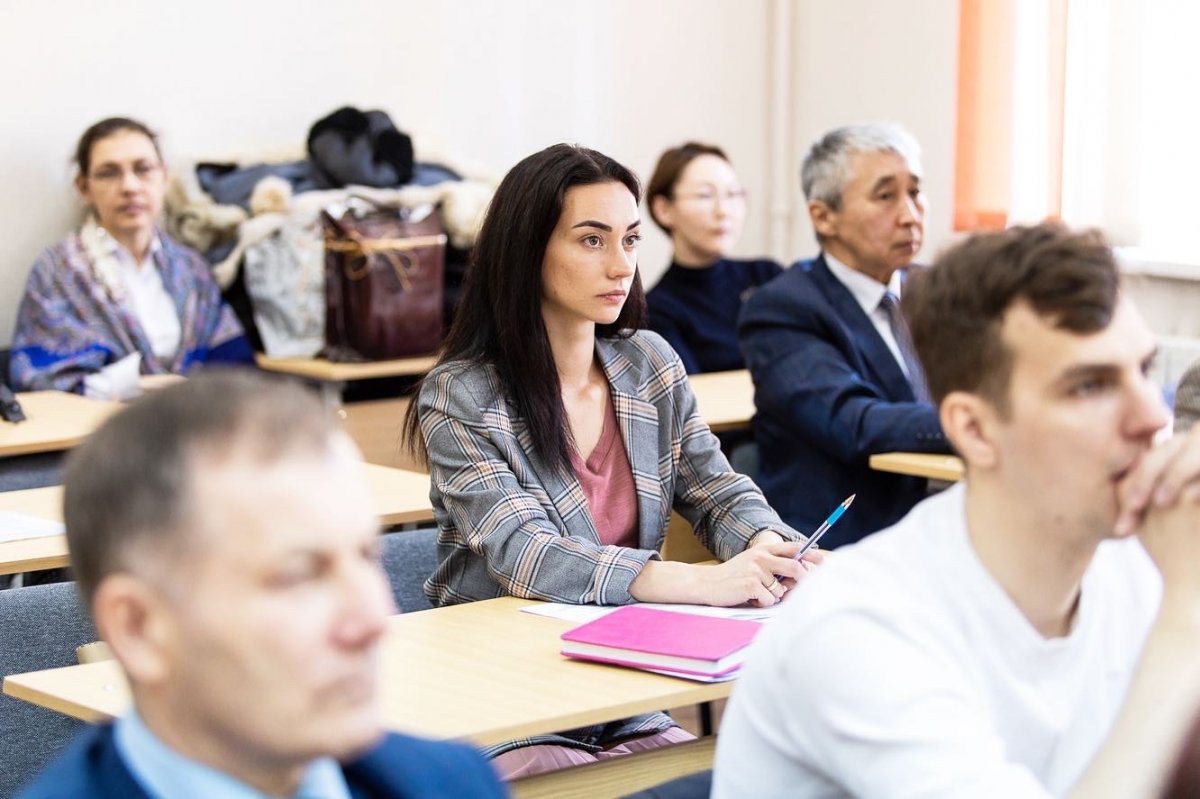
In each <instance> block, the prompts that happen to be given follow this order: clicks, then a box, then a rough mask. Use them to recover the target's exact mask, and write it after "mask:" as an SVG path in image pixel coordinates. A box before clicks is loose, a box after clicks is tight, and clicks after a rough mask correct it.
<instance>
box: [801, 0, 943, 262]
mask: <svg viewBox="0 0 1200 799" xmlns="http://www.w3.org/2000/svg"><path fill="white" fill-rule="evenodd" d="M793 32H794V41H795V49H794V54H793V71H794V77H793V81H794V92H793V94H794V96H795V106H794V108H793V114H794V116H793V122H792V125H793V131H794V142H795V147H794V149H793V152H794V156H793V157H794V158H795V160H794V161H793V162H792V163H791V164H789V165H788V169H789V171H790V172H791V174H792V175H794V176H795V180H793V181H792V184H791V185H792V186H793V189H794V194H793V198H792V203H793V205H794V207H795V208H796V213H795V215H794V224H793V226H792V230H793V237H792V240H791V242H790V246H791V249H792V251H793V252H795V253H796V254H797V255H801V254H807V255H812V254H815V253H816V242H815V240H814V238H813V233H812V225H811V224H809V221H808V216H807V213H805V212H804V197H803V194H802V193H801V191H800V179H799V172H800V159H801V156H802V155H803V153H804V151H805V150H806V149H807V148H808V147H809V146H810V145H811V144H812V142H813V141H814V140H815V139H817V137H819V136H820V135H821V134H822V133H823V132H824V131H826V130H828V129H830V128H833V127H836V126H838V125H846V124H850V123H853V122H868V121H891V122H898V123H900V124H901V125H903V126H904V127H906V128H907V129H908V130H909V131H910V132H911V133H912V134H913V135H914V136H916V138H917V141H919V142H920V144H921V148H922V152H923V160H924V168H925V175H924V179H923V185H924V188H925V195H926V199H927V201H928V205H929V213H928V216H927V218H926V222H925V236H926V244H925V247H924V249H923V251H922V254H921V260H923V261H926V262H928V261H931V260H932V259H933V256H934V255H935V254H936V253H937V251H938V249H939V248H941V247H943V246H944V245H945V244H947V243H949V240H950V238H951V230H952V222H953V208H952V203H953V198H954V136H955V96H956V93H957V70H958V0H906V1H905V2H899V3H897V2H886V0H882V1H881V0H837V1H836V2H826V0H800V2H798V3H796V11H795V17H794V19H793Z"/></svg>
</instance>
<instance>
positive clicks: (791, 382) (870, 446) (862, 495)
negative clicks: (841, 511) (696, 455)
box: [738, 257, 950, 548]
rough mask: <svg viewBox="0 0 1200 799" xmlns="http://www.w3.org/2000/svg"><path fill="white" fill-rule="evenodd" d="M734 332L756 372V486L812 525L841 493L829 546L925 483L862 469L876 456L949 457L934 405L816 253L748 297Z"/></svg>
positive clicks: (891, 517)
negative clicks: (845, 503) (920, 396)
mask: <svg viewBox="0 0 1200 799" xmlns="http://www.w3.org/2000/svg"><path fill="white" fill-rule="evenodd" d="M738 336H739V338H740V341H741V345H742V351H743V353H744V354H745V356H746V367H747V368H748V369H749V370H750V373H751V375H752V376H753V378H754V403H755V406H756V408H757V413H756V415H755V417H754V436H755V439H756V440H757V441H758V448H759V472H758V483H759V485H760V487H761V488H762V490H763V493H764V494H766V497H767V501H768V502H770V503H771V506H772V507H773V508H774V509H775V510H776V511H777V512H778V513H779V515H780V516H782V517H783V520H784V521H786V522H787V523H788V524H790V525H791V526H793V527H795V528H796V529H798V530H800V531H802V532H812V531H813V529H815V528H816V527H817V526H818V525H819V524H820V523H821V522H822V521H823V520H824V519H825V517H826V516H828V515H829V513H830V512H831V511H832V510H833V509H834V508H836V507H837V506H838V504H840V503H841V501H842V500H843V499H845V498H846V497H848V496H849V495H850V494H858V498H857V499H856V500H855V501H854V505H853V506H851V508H850V510H848V511H847V512H846V514H845V515H844V516H843V517H842V519H841V521H839V522H838V523H837V525H836V526H834V528H833V529H831V530H830V531H829V532H828V533H827V534H826V536H825V537H824V538H822V539H821V544H822V546H827V547H828V548H833V547H835V546H839V545H841V544H847V543H851V542H853V541H857V540H858V539H860V538H862V537H863V536H864V535H866V534H868V533H873V532H875V531H876V530H881V529H883V528H884V527H887V526H888V525H890V524H893V523H894V522H896V521H897V520H899V519H900V517H901V516H903V515H904V514H905V513H907V512H908V510H909V509H910V508H911V507H912V506H913V505H915V504H916V503H917V502H918V501H919V500H920V499H921V498H922V497H923V496H924V495H925V491H926V488H927V481H926V480H924V479H921V478H917V477H906V476H902V475H895V474H887V473H885V472H877V471H875V470H873V469H871V468H870V467H869V466H868V464H867V460H868V458H869V457H870V456H871V455H873V454H876V453H880V452H890V451H894V450H902V451H908V452H949V451H950V445H949V443H948V442H947V440H946V437H945V436H944V435H943V433H942V429H941V424H940V423H939V422H938V415H937V409H936V408H935V407H934V406H933V405H931V404H930V403H927V402H916V401H915V400H914V397H913V392H912V386H910V385H909V383H908V379H907V378H906V377H905V376H904V372H903V371H902V370H901V368H900V365H899V364H898V363H897V362H896V358H895V357H894V356H893V355H892V352H891V350H889V349H888V347H887V344H885V343H884V341H883V338H882V337H881V336H880V335H879V331H877V330H876V329H875V326H874V325H873V324H872V323H871V320H870V318H869V317H868V316H867V314H866V313H865V312H864V311H863V309H862V306H861V305H859V304H858V301H857V300H855V299H854V295H852V294H851V293H850V290H849V289H847V288H846V287H845V286H843V285H842V283H841V281H839V280H838V279H837V278H836V277H834V276H833V273H832V272H830V271H829V267H828V266H827V265H826V264H825V259H824V257H818V258H817V259H815V260H812V261H801V262H798V263H797V264H795V265H794V266H792V268H790V269H788V270H787V271H786V272H784V273H783V274H782V275H780V276H779V277H778V278H776V279H775V280H773V281H771V282H770V283H768V284H767V285H766V286H764V287H762V288H760V289H759V290H758V291H757V292H755V293H754V295H753V296H751V297H750V298H749V299H748V300H747V301H746V304H745V305H744V306H743V308H742V313H741V316H740V317H739V320H738Z"/></svg>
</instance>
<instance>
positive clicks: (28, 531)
mask: <svg viewBox="0 0 1200 799" xmlns="http://www.w3.org/2000/svg"><path fill="white" fill-rule="evenodd" d="M65 531H66V528H64V527H63V524H62V522H52V521H49V520H47V519H40V518H38V517H37V516H30V515H29V514H27V513H16V512H14V511H8V510H0V543H4V542H5V541H24V540H25V539H27V538H47V537H49V536H52V535H62V534H63V533H64V532H65Z"/></svg>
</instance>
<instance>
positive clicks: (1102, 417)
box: [714, 225, 1200, 799]
mask: <svg viewBox="0 0 1200 799" xmlns="http://www.w3.org/2000/svg"><path fill="white" fill-rule="evenodd" d="M905 310H906V311H907V312H908V314H909V317H910V324H911V326H912V332H913V338H914V341H915V344H916V347H917V351H918V353H919V354H920V356H921V360H922V362H923V363H924V365H925V368H926V374H927V378H928V381H929V385H930V389H931V391H932V393H933V396H934V398H935V401H937V402H938V403H939V409H940V417H941V422H942V426H943V428H944V429H945V431H946V434H947V435H948V436H949V437H950V440H951V441H952V442H953V443H954V446H955V448H956V449H957V451H958V452H959V453H960V454H961V455H962V458H963V460H964V461H965V463H966V469H967V479H966V480H965V481H964V483H962V484H959V485H957V486H955V487H953V488H951V489H950V490H948V491H946V492H944V493H942V494H940V495H938V496H935V497H933V498H930V499H928V500H926V501H924V502H923V503H921V504H920V505H918V506H917V507H916V508H915V509H914V510H913V511H912V512H911V513H910V514H909V515H908V516H906V517H905V518H904V519H903V520H901V521H900V522H899V523H898V524H896V525H895V526H893V527H892V528H889V529H888V530H886V531H884V532H882V533H879V534H876V535H874V536H870V537H868V538H867V539H866V540H864V541H863V542H861V543H859V544H857V545H855V546H852V547H850V548H847V549H843V550H841V551H838V552H837V553H836V554H835V555H834V556H832V557H831V558H830V559H829V561H828V562H827V565H825V566H824V567H822V569H820V570H818V572H817V573H815V574H813V575H812V576H811V577H810V578H809V579H807V580H806V581H805V582H804V583H803V584H801V585H800V586H799V587H798V588H797V590H796V591H795V595H794V596H792V597H790V598H789V599H788V600H787V606H785V607H784V608H783V609H782V611H781V615H780V617H778V618H777V619H776V620H775V621H774V622H772V624H771V627H770V628H769V629H768V630H766V631H765V632H764V633H763V635H762V636H761V638H760V640H759V642H758V643H757V644H756V645H755V646H756V649H755V651H754V653H753V654H752V656H751V658H750V662H749V664H748V665H747V667H746V670H745V673H744V675H743V677H742V678H741V680H740V682H739V685H738V686H737V689H736V690H735V692H734V696H733V700H732V702H731V704H730V707H729V710H728V712H727V714H726V717H725V720H724V722H723V725H722V729H721V734H720V739H719V743H718V747H717V756H716V766H715V778H714V797H717V799H724V798H726V797H741V796H756V797H772V796H785V795H786V796H801V797H803V796H822V797H825V796H845V795H852V796H860V797H889V798H890V797H908V796H922V797H926V796H947V797H948V796H966V797H993V796H994V797H1005V799H1010V798H1011V797H1031V796H1064V795H1071V796H1112V797H1138V796H1153V795H1157V791H1158V790H1159V789H1160V787H1161V785H1162V782H1163V780H1164V779H1165V773H1166V771H1167V769H1168V768H1169V766H1170V764H1171V763H1172V762H1173V760H1174V758H1175V756H1176V753H1177V750H1178V745H1179V740H1180V737H1181V736H1182V735H1183V733H1184V731H1185V730H1186V728H1187V726H1188V723H1189V722H1190V720H1191V718H1192V716H1193V714H1194V713H1195V710H1196V708H1197V705H1198V703H1200V433H1193V434H1191V435H1189V436H1177V437H1175V438H1174V439H1172V440H1170V441H1168V442H1166V443H1163V444H1160V445H1158V446H1155V445H1154V444H1153V439H1154V437H1155V434H1156V433H1157V432H1158V431H1159V430H1160V429H1162V428H1163V427H1164V426H1165V425H1166V423H1167V411H1166V408H1165V407H1164V406H1163V403H1162V399H1161V395H1160V392H1159V390H1158V389H1157V388H1156V387H1155V386H1154V384H1153V383H1151V382H1150V380H1149V379H1148V378H1147V373H1148V371H1149V367H1150V364H1151V361H1152V360H1153V357H1154V352H1155V341H1154V336H1153V334H1152V333H1151V332H1150V330H1149V328H1148V327H1147V326H1146V324H1145V322H1144V321H1143V320H1142V318H1141V317H1140V315H1139V314H1138V312H1137V310H1136V309H1135V308H1134V307H1133V305H1132V303H1131V302H1130V301H1129V300H1128V299H1124V298H1122V296H1121V294H1120V292H1119V279H1118V274H1117V268H1116V265H1115V263H1114V261H1113V257H1112V253H1111V251H1110V249H1109V248H1108V246H1107V245H1106V244H1105V242H1104V241H1103V239H1102V238H1101V237H1100V236H1099V235H1097V234H1091V233H1082V234H1080V233H1071V232H1069V231H1067V230H1065V229H1063V228H1061V227H1057V226H1051V225H1044V226H1039V227H1034V228H1015V229H1012V230H1009V231H1005V232H1003V233H997V234H987V235H981V236H976V237H973V238H972V239H970V240H968V241H966V242H964V243H963V244H961V245H959V246H958V247H956V248H954V249H953V250H951V251H949V252H947V253H946V254H945V255H944V256H943V257H942V258H941V259H939V262H938V263H937V264H936V265H935V266H934V267H933V268H932V269H930V270H927V273H926V274H923V275H919V276H917V277H915V278H914V279H913V280H912V281H911V283H910V286H909V287H908V290H907V292H906V299H905ZM851 512H853V511H851Z"/></svg>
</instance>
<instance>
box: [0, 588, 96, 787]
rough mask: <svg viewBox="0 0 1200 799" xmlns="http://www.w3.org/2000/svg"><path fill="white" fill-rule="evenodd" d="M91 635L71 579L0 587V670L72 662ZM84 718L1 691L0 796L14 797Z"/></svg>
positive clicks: (10, 671) (2, 672)
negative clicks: (64, 713) (25, 586)
mask: <svg viewBox="0 0 1200 799" xmlns="http://www.w3.org/2000/svg"><path fill="white" fill-rule="evenodd" d="M94 640H96V630H95V628H93V627H92V622H91V619H90V618H89V617H88V613H87V610H86V609H85V608H84V606H83V603H82V602H81V601H80V599H79V596H78V594H77V593H76V590H75V584H74V583H53V584H50V585H35V586H30V587H28V588H12V589H9V590H7V591H0V675H9V674H20V673H23V672H27V671H38V670H41V669H51V668H58V667H60V666H71V665H74V664H75V662H76V661H75V648H76V647H78V646H80V645H81V644H86V643H88V642H89V641H94ZM82 727H83V723H82V722H80V721H76V720H75V719H71V718H68V717H66V716H64V715H62V714H60V713H55V712H53V711H51V710H46V709H44V708H40V707H36V706H34V705H31V704H29V703H28V702H24V701H21V700H19V699H13V698H12V697H8V696H0V741H3V745H0V796H14V795H15V794H16V792H17V790H18V789H20V788H21V786H22V785H24V784H25V783H27V782H28V781H29V780H31V779H32V778H33V777H34V776H35V775H36V774H37V773H38V772H40V771H41V769H42V768H43V766H45V765H46V763H47V762H49V761H50V760H51V759H53V758H54V757H55V756H56V755H57V754H58V753H59V751H60V750H61V749H62V748H63V746H65V745H66V744H67V743H68V742H69V741H70V740H71V739H72V738H74V737H75V735H76V734H77V733H78V732H79V730H80V729H81V728H82Z"/></svg>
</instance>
